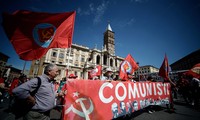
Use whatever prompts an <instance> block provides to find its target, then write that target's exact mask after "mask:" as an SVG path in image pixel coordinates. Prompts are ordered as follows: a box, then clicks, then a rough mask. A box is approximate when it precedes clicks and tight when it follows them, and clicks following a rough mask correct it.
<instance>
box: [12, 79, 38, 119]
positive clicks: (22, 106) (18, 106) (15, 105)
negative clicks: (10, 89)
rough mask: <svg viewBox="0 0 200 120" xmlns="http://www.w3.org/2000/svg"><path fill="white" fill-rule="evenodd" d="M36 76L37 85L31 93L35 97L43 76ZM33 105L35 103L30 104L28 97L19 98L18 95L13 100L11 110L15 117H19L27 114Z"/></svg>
mask: <svg viewBox="0 0 200 120" xmlns="http://www.w3.org/2000/svg"><path fill="white" fill-rule="evenodd" d="M36 78H37V80H38V84H37V87H36V89H35V90H34V91H32V92H31V93H30V95H31V96H33V97H34V96H35V94H36V93H37V91H38V89H39V88H40V86H41V78H40V77H36ZM32 107H33V105H30V104H28V103H27V101H26V99H17V98H16V97H14V98H13V99H12V102H11V106H10V110H11V113H13V114H14V115H15V118H16V119H18V118H20V117H23V116H24V115H26V114H27V113H28V112H29V111H30V110H31V108H32Z"/></svg>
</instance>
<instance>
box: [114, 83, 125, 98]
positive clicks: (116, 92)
mask: <svg viewBox="0 0 200 120" xmlns="http://www.w3.org/2000/svg"><path fill="white" fill-rule="evenodd" d="M119 87H122V88H123V91H124V94H123V96H119V94H118V93H119V92H118V91H119ZM115 95H116V97H117V99H118V100H119V101H123V100H124V99H125V98H126V96H127V90H126V86H125V85H124V84H123V83H118V84H117V85H116V88H115Z"/></svg>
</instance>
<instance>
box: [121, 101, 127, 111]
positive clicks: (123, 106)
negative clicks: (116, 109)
mask: <svg viewBox="0 0 200 120" xmlns="http://www.w3.org/2000/svg"><path fill="white" fill-rule="evenodd" d="M120 109H121V110H125V109H126V106H125V103H124V102H120Z"/></svg>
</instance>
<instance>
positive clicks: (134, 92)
mask: <svg viewBox="0 0 200 120" xmlns="http://www.w3.org/2000/svg"><path fill="white" fill-rule="evenodd" d="M126 83H127V82H126ZM137 85H138V86H137ZM106 87H109V88H110V90H112V89H114V91H115V92H114V95H112V94H111V95H110V96H109V97H108V98H106V97H105V96H104V94H103V93H104V89H105V88H106ZM120 87H121V88H122V90H123V93H124V94H123V95H122V96H120V95H119V89H120ZM168 87H169V84H165V83H164V84H163V83H147V82H143V83H127V86H126V85H125V84H124V83H123V82H119V83H117V84H116V86H113V84H112V83H107V82H106V83H103V84H102V86H101V87H100V89H99V98H100V100H101V101H102V102H103V103H110V102H112V100H113V99H114V97H116V98H117V100H119V101H124V100H125V99H126V97H128V99H135V98H140V97H143V98H145V97H146V96H152V95H155V96H156V95H159V96H161V95H163V94H164V95H169V94H170V93H169V89H168ZM120 92H121V91H120ZM110 93H112V92H110Z"/></svg>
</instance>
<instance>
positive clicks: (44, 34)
mask: <svg viewBox="0 0 200 120" xmlns="http://www.w3.org/2000/svg"><path fill="white" fill-rule="evenodd" d="M52 31H53V30H52V29H50V30H43V31H42V39H49V38H51V36H52Z"/></svg>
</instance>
